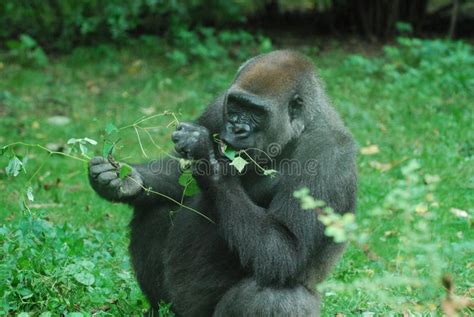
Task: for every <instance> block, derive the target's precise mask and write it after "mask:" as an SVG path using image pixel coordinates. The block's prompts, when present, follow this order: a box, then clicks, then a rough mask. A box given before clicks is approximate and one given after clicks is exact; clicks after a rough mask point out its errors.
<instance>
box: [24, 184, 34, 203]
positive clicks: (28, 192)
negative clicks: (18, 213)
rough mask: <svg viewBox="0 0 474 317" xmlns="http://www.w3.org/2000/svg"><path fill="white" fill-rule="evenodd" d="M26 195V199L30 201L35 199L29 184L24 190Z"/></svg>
mask: <svg viewBox="0 0 474 317" xmlns="http://www.w3.org/2000/svg"><path fill="white" fill-rule="evenodd" d="M26 197H28V200H29V201H31V202H33V201H34V200H35V196H34V195H33V188H32V187H31V186H29V187H28V189H27V190H26Z"/></svg>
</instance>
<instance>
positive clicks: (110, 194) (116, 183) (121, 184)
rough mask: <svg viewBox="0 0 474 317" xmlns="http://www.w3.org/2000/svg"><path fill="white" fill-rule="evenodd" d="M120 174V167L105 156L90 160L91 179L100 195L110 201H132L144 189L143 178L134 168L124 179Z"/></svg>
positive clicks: (93, 186) (92, 184)
mask: <svg viewBox="0 0 474 317" xmlns="http://www.w3.org/2000/svg"><path fill="white" fill-rule="evenodd" d="M119 174H120V172H119V168H117V167H116V166H114V165H112V164H111V163H110V162H109V161H107V159H106V158H104V157H101V156H96V157H93V158H92V159H91V160H90V162H89V181H90V183H91V186H92V188H94V190H95V191H96V192H97V193H98V194H99V195H100V196H102V197H103V198H105V199H107V200H110V201H116V202H127V201H130V200H132V199H133V198H135V197H136V196H137V195H138V194H139V193H140V192H141V191H142V189H143V178H142V176H141V175H140V174H139V173H138V172H137V171H136V170H135V169H134V168H132V172H131V173H130V174H129V175H128V176H127V177H125V178H124V179H121V178H120V176H119Z"/></svg>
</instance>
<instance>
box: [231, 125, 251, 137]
mask: <svg viewBox="0 0 474 317" xmlns="http://www.w3.org/2000/svg"><path fill="white" fill-rule="evenodd" d="M233 132H234V134H235V136H236V137H239V138H245V137H247V136H249V134H250V126H249V125H248V124H235V125H234V127H233Z"/></svg>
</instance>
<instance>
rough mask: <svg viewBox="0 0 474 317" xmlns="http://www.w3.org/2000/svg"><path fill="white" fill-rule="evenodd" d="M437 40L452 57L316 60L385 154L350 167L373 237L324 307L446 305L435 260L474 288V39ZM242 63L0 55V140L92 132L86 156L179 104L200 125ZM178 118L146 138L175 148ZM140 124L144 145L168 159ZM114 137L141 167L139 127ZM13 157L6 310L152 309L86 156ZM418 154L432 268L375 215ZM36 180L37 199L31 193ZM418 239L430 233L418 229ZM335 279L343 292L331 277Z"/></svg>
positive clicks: (4, 187) (351, 257)
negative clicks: (31, 61) (60, 120)
mask: <svg viewBox="0 0 474 317" xmlns="http://www.w3.org/2000/svg"><path fill="white" fill-rule="evenodd" d="M443 45H445V44H443ZM412 46H414V45H412ZM426 46H429V45H428V44H426V43H424V44H423V46H422V48H423V47H426ZM445 46H446V47H447V49H446V50H447V52H445V51H443V52H444V53H443V54H445V55H446V56H447V57H442V58H438V59H436V58H433V59H430V58H429V56H428V55H424V56H423V60H428V62H429V63H431V64H428V66H426V65H423V64H422V63H420V62H419V61H412V60H411V59H410V58H411V57H412V55H409V54H408V53H407V54H408V55H403V54H405V53H406V52H407V51H408V52H409V49H410V47H408V48H407V49H406V50H403V51H402V50H400V52H401V53H403V54H401V55H400V54H399V55H400V56H397V55H396V54H394V53H393V52H392V55H390V54H389V53H390V52H388V53H387V52H385V54H384V55H383V53H382V52H379V55H378V56H371V57H368V58H349V57H348V56H349V55H350V52H347V51H343V50H338V49H337V48H335V49H333V50H331V51H329V52H324V53H321V54H319V55H316V54H314V53H313V54H312V55H311V57H312V58H314V60H315V62H316V64H317V66H318V68H319V69H320V74H321V77H322V78H323V79H324V81H325V82H326V86H327V90H328V94H329V95H330V97H331V99H332V101H333V103H334V105H335V107H336V108H337V110H338V111H339V112H340V114H341V116H342V117H343V119H344V120H345V122H346V123H347V125H348V126H349V128H350V129H351V131H352V132H353V134H354V136H355V138H356V140H357V141H358V143H359V145H360V146H361V148H365V147H367V146H368V145H377V147H378V149H379V152H378V153H374V154H372V155H360V157H359V160H358V165H359V173H360V187H359V203H358V220H357V222H358V224H359V229H358V230H359V231H358V232H360V233H364V234H367V236H368V237H367V240H366V241H365V242H363V243H362V247H360V244H357V243H353V244H352V245H351V246H350V247H349V248H348V251H347V252H346V254H345V256H344V258H343V260H342V261H341V262H340V263H339V265H338V266H337V268H336V270H335V271H334V273H333V274H332V276H331V278H330V280H329V282H328V283H329V284H328V285H327V286H326V288H324V290H323V294H324V307H323V310H324V315H325V316H334V315H335V314H336V313H343V314H345V315H347V316H352V315H360V314H363V313H366V314H370V313H375V314H378V315H387V314H389V313H391V312H402V311H405V312H407V311H408V312H410V313H415V312H417V311H419V312H424V313H427V312H432V313H436V314H439V313H440V302H441V300H442V298H443V296H444V290H443V287H442V285H441V281H440V279H438V277H439V278H440V276H438V275H435V277H433V274H432V272H430V266H433V267H436V268H440V270H441V273H442V274H444V273H449V274H451V275H452V277H453V281H454V283H455V285H456V291H455V292H456V294H458V295H463V296H466V297H470V296H472V287H473V286H474V285H473V283H474V274H473V268H474V262H473V259H472V254H473V252H474V243H473V238H474V234H473V230H472V216H473V202H474V195H473V188H474V174H473V172H474V168H473V155H474V143H473V140H474V134H473V119H474V118H473V104H474V91H473V88H472V87H473V86H474V83H473V81H472V80H470V78H472V77H473V76H471V77H469V76H470V75H473V73H474V71H472V69H474V62H473V60H474V57H473V54H472V49H470V48H469V49H468V53H464V52H459V51H457V50H456V48H455V47H454V46H449V45H448V44H446V45H445ZM435 49H436V47H435ZM302 50H303V51H307V52H314V50H312V49H311V48H304V47H303V48H302ZM400 52H399V53H400ZM453 52H454V53H453ZM415 53H416V52H415ZM456 54H457V55H456ZM462 54H466V56H461V55H462ZM382 55H383V57H382ZM453 55H454V57H455V58H458V59H459V61H461V62H458V61H455V65H457V66H456V67H453V66H452V65H451V64H449V65H441V64H440V63H441V62H442V61H445V60H446V59H448V58H453ZM426 56H428V57H426ZM415 57H416V56H415ZM440 61H441V62H440ZM240 62H242V61H233V60H227V61H224V62H222V61H219V62H212V61H204V62H203V61H201V62H200V61H196V62H195V63H192V64H191V65H189V66H186V67H181V68H178V67H176V66H174V65H173V64H170V63H169V62H168V61H167V60H166V59H165V58H164V54H163V53H162V52H161V51H160V50H159V49H157V48H151V47H143V48H142V47H140V45H137V46H135V47H128V48H122V49H111V48H107V47H99V48H95V49H94V48H88V49H77V50H76V51H75V52H74V53H73V54H71V55H69V56H58V57H55V58H51V62H50V64H49V65H48V66H46V67H44V68H31V67H24V66H21V65H20V64H17V63H15V62H14V61H13V62H11V61H9V62H8V63H7V62H4V63H2V64H0V65H2V66H1V67H0V145H1V144H9V143H13V142H16V141H22V142H26V143H30V144H41V145H45V146H46V145H47V146H48V147H50V148H56V149H62V148H64V147H65V146H66V142H67V141H68V139H70V138H83V137H88V138H91V139H95V140H97V141H99V145H98V146H95V147H94V146H89V151H90V152H94V153H95V154H100V153H101V150H102V147H101V146H102V141H103V140H104V138H107V135H106V133H104V128H105V127H106V126H107V124H108V123H113V124H114V125H115V126H117V127H122V126H126V125H129V124H131V123H133V122H134V121H135V120H136V119H138V118H140V117H142V116H146V115H147V116H149V115H151V114H156V113H161V112H163V111H165V110H167V111H172V112H174V113H176V116H177V117H178V119H179V120H189V119H191V118H195V117H196V116H197V115H198V114H199V113H200V112H201V111H202V110H203V109H204V108H205V106H206V104H207V103H208V102H210V101H211V100H212V98H213V96H216V95H217V94H218V93H219V92H220V91H222V90H223V89H225V88H226V87H227V85H228V84H229V83H230V82H231V80H232V78H233V76H234V73H235V71H236V69H237V68H238V66H239V63H240ZM391 66H393V67H394V69H395V70H393V69H391V68H390V67H391ZM416 72H417V73H416ZM469 72H470V73H469ZM397 76H398V77H397ZM471 83H472V84H473V85H472V86H471V85H470V84H471ZM56 116H64V117H67V118H69V119H70V121H69V123H67V124H64V125H58V124H57V122H55V120H54V119H52V118H54V117H56ZM171 121H172V117H170V116H160V117H157V118H155V119H152V120H149V121H147V122H146V124H145V125H144V126H147V127H153V128H152V129H150V130H148V131H150V133H151V135H152V137H153V138H154V140H155V142H156V143H157V144H159V145H160V146H162V147H163V148H164V149H170V148H171V142H170V140H169V135H170V133H171V132H172V127H167V124H168V123H169V122H171ZM139 132H140V133H141V140H142V143H143V144H142V145H143V148H144V149H145V152H146V153H145V154H146V155H147V156H148V157H150V158H155V157H157V156H159V155H161V153H162V151H161V150H160V149H158V148H157V147H156V146H154V145H153V143H152V142H151V141H150V140H149V138H148V136H147V135H146V134H145V133H144V132H143V131H142V130H139ZM119 137H120V139H121V140H120V142H119V144H118V145H119V146H118V149H117V154H116V155H117V157H119V158H120V159H122V160H126V161H128V162H138V161H144V160H146V158H145V157H144V153H143V152H142V150H141V149H140V145H139V144H138V142H137V136H136V132H135V131H134V129H133V128H129V129H124V130H122V131H121V132H120V135H119ZM11 150H14V152H15V154H16V155H18V156H21V157H24V156H27V157H28V158H29V159H28V162H27V164H26V165H25V169H26V173H24V172H21V173H20V175H19V176H17V177H15V178H14V177H11V176H7V174H6V173H5V170H1V171H0V202H1V204H0V206H1V207H0V219H1V221H2V223H3V225H1V226H0V246H1V248H2V250H3V252H2V253H1V254H0V278H1V280H2V281H6V282H5V283H2V284H1V285H0V314H7V315H16V314H19V313H21V312H24V313H28V312H30V313H31V314H32V315H38V314H39V313H44V314H43V316H48V312H50V313H51V315H57V314H66V315H68V316H80V314H83V315H91V314H94V315H101V316H107V315H140V312H141V311H142V310H144V309H145V308H146V306H147V304H146V303H145V300H144V298H143V296H142V295H141V293H140V290H139V288H138V285H137V284H136V282H135V280H134V277H133V273H132V272H131V268H130V265H129V262H128V261H129V259H128V255H127V240H128V237H127V235H128V229H127V223H128V221H129V219H130V216H131V211H130V210H129V208H127V207H126V206H122V205H117V204H111V203H108V202H105V201H103V200H101V199H99V198H98V197H97V195H95V194H94V193H93V191H92V190H91V188H90V187H89V185H88V182H87V175H86V165H85V164H84V163H83V162H80V161H75V160H72V159H69V158H65V157H61V156H49V155H48V154H47V153H46V152H45V151H42V150H39V149H36V148H32V147H25V146H17V147H14V148H12V149H10V150H9V151H7V152H6V153H5V154H6V155H4V156H3V157H0V166H1V167H2V168H3V167H6V166H7V164H8V161H9V158H10V156H11V155H12V152H11ZM89 155H91V156H92V153H89ZM413 159H415V160H416V161H417V162H418V163H419V165H420V169H419V170H417V172H416V173H419V175H421V176H426V174H429V175H438V176H439V178H440V180H441V181H440V182H439V183H438V185H437V186H436V188H435V189H433V191H432V193H433V195H434V197H436V201H437V202H438V205H439V206H438V207H436V206H432V205H430V206H429V208H428V210H427V211H424V210H421V211H420V212H419V214H415V216H414V217H416V219H421V220H423V221H425V220H426V223H427V224H428V225H429V229H428V230H427V231H426V232H428V233H427V234H429V237H430V239H429V241H427V242H426V243H425V244H424V245H425V246H427V247H428V249H432V250H434V249H436V260H435V262H434V263H430V262H429V261H428V260H427V258H423V257H422V256H423V255H425V254H426V250H425V249H423V247H422V246H423V243H424V242H423V243H422V246H421V247H420V246H419V245H418V244H415V243H413V247H410V249H409V250H404V249H403V246H404V245H405V244H404V242H403V241H404V237H406V234H407V232H408V233H409V232H410V231H411V230H412V228H411V227H407V226H410V224H413V225H415V224H416V223H418V222H410V223H408V222H407V221H406V219H404V218H403V217H401V215H403V214H404V213H397V212H396V211H390V210H389V211H388V213H385V214H383V215H382V216H377V214H376V213H374V212H372V210H373V209H374V208H375V207H377V206H384V201H386V197H387V195H389V194H390V192H391V191H393V190H394V189H395V188H398V187H397V186H400V185H399V181H400V179H403V178H404V177H405V176H404V175H403V174H402V167H403V166H406V164H408V162H409V161H411V160H413ZM384 164H385V165H384ZM32 176H33V177H32ZM29 186H31V188H32V192H33V194H34V201H33V202H31V201H30V202H28V199H27V196H26V192H27V188H28V187H29ZM420 186H424V185H423V184H422V185H420ZM408 191H409V190H408ZM413 199H414V198H413ZM408 200H409V199H408ZM409 202H410V203H413V204H416V203H417V201H410V200H409ZM25 204H26V205H27V206H29V210H28V209H27V208H25ZM384 208H385V207H384ZM453 208H456V209H453ZM385 209H389V208H388V207H387V208H385ZM453 210H454V212H453ZM456 210H461V211H464V212H465V213H466V214H463V213H461V214H459V212H458V213H456ZM424 219H425V220H424ZM421 220H420V221H421ZM423 223H425V222H423ZM413 230H414V231H416V230H415V229H413ZM416 232H418V231H416ZM414 237H415V238H416V239H420V241H424V240H423V239H424V238H426V237H427V235H423V234H420V233H418V234H417V235H415V236H414ZM420 241H419V242H420ZM408 245H409V246H410V244H408ZM364 248H366V249H365V252H364V250H363V249H364ZM368 250H369V251H368ZM367 254H375V255H376V256H367ZM417 258H418V260H417ZM413 263H414V265H412V264H413ZM406 271H409V272H408V273H407V272H406ZM413 274H415V275H417V276H419V277H421V278H423V277H425V278H426V280H427V281H428V282H427V283H428V284H427V285H430V286H431V289H429V290H428V292H427V290H426V289H423V288H421V287H418V288H417V287H416V286H407V285H405V284H403V285H401V286H399V287H394V286H393V284H394V283H393V280H394V277H393V276H397V275H399V276H413ZM386 276H392V277H390V278H386ZM395 279H396V278H395ZM357 281H367V285H361V284H360V283H359V284H357ZM338 282H343V284H345V285H347V287H345V288H343V289H341V288H339V289H338V288H337V287H336V288H334V286H331V285H332V284H331V283H333V284H334V283H336V284H337V283H338ZM385 282H386V283H387V285H385V284H384V283H385ZM377 283H379V284H377ZM334 285H335V284H334ZM331 287H333V288H331ZM381 290H386V291H388V292H389V293H390V294H392V295H393V294H395V295H396V300H398V301H399V303H400V306H399V307H397V303H398V302H396V303H395V304H394V302H393V301H392V300H386V299H384V298H378V297H377V295H376V294H377V292H378V291H381ZM374 294H375V295H374ZM406 307H409V308H406ZM464 313H465V314H468V313H467V312H466V311H464Z"/></svg>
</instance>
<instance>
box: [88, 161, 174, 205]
mask: <svg viewBox="0 0 474 317" xmlns="http://www.w3.org/2000/svg"><path fill="white" fill-rule="evenodd" d="M131 166H132V171H131V173H130V174H129V175H128V176H126V177H125V178H124V179H122V178H120V176H119V174H120V173H119V170H120V166H117V164H112V163H111V162H109V161H108V160H107V159H106V158H104V157H100V156H97V157H94V158H92V159H91V160H90V162H89V181H90V183H91V186H92V188H94V190H95V191H96V192H97V193H98V194H99V195H100V196H101V197H102V198H105V199H107V200H110V201H113V202H121V203H128V204H130V205H133V206H152V205H153V203H155V202H164V203H166V202H171V201H170V200H169V199H168V198H166V197H165V196H168V197H170V198H172V199H174V200H178V201H179V200H180V199H181V195H182V191H183V189H182V187H181V186H180V185H179V183H178V178H179V175H180V171H179V162H178V161H176V160H174V159H163V160H156V161H152V162H149V163H146V164H140V165H134V164H132V165H131ZM146 188H150V189H151V190H152V191H154V192H158V193H160V194H162V195H157V194H155V193H149V192H147V191H146V190H145V189H146Z"/></svg>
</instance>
